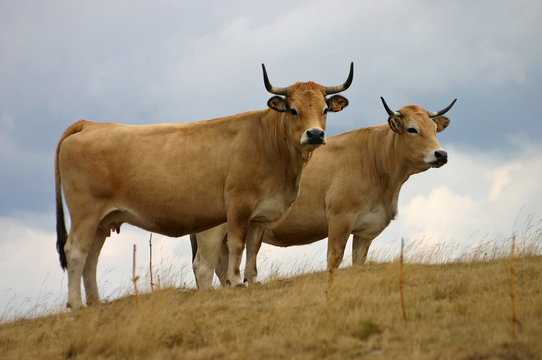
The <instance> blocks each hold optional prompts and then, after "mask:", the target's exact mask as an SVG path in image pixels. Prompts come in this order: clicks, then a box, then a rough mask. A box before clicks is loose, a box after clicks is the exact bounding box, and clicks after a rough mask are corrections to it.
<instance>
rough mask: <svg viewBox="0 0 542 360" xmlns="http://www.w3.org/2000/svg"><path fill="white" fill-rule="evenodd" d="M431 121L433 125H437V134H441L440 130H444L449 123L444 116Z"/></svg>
mask: <svg viewBox="0 0 542 360" xmlns="http://www.w3.org/2000/svg"><path fill="white" fill-rule="evenodd" d="M433 121H434V122H435V124H437V132H441V131H442V130H444V129H446V127H447V126H448V124H449V123H450V119H449V118H448V117H446V116H436V117H434V118H433Z"/></svg>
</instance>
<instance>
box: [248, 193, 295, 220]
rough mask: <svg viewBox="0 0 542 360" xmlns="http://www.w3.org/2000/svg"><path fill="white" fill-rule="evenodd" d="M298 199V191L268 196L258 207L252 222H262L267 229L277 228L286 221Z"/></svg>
mask: <svg viewBox="0 0 542 360" xmlns="http://www.w3.org/2000/svg"><path fill="white" fill-rule="evenodd" d="M296 199H297V191H288V192H287V193H282V194H274V195H268V196H266V197H264V198H262V199H261V200H260V201H259V202H258V204H257V205H256V208H255V209H254V212H253V213H252V220H253V221H256V222H260V223H262V224H263V225H264V226H266V227H270V228H272V227H275V226H276V225H278V223H280V222H281V221H282V220H283V219H284V217H285V216H286V214H287V213H288V211H289V210H290V207H291V206H292V203H293V202H294V201H295V200H296Z"/></svg>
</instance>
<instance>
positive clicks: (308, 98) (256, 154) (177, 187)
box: [55, 63, 353, 309]
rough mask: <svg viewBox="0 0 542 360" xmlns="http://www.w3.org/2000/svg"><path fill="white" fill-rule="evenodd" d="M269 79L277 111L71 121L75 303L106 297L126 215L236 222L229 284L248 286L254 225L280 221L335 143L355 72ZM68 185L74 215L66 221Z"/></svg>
mask: <svg viewBox="0 0 542 360" xmlns="http://www.w3.org/2000/svg"><path fill="white" fill-rule="evenodd" d="M262 70H263V78H264V85H265V88H266V89H267V91H268V92H270V93H272V94H274V96H273V97H271V98H270V99H269V101H268V102H267V105H268V109H265V110H260V111H250V112H245V113H241V114H237V115H233V116H228V117H223V118H217V119H213V120H206V121H199V122H192V123H168V124H153V125H123V124H117V123H95V122H91V121H87V120H81V121H79V122H76V123H75V124H73V125H71V126H70V127H68V128H67V130H66V131H65V132H64V133H63V135H62V136H61V138H60V141H59V142H58V145H57V148H56V154H55V192H56V211H57V215H56V217H57V250H58V253H59V257H60V264H61V267H62V268H63V269H66V268H67V270H68V303H67V306H68V307H71V308H72V309H79V308H81V307H82V306H83V304H82V301H81V277H82V278H83V282H84V286H85V292H86V303H87V305H92V304H96V303H99V302H100V298H99V294H98V287H97V283H96V267H97V262H98V256H99V254H100V251H101V248H102V246H103V243H104V241H105V239H106V237H107V236H109V234H110V232H111V230H113V231H116V232H119V231H120V227H121V225H122V224H123V223H128V224H131V225H134V226H136V227H139V228H142V229H144V230H147V231H151V232H155V233H159V234H163V235H166V236H172V237H179V236H182V235H187V234H190V233H194V232H199V231H203V230H206V229H208V228H211V227H213V226H217V225H219V224H222V223H226V224H227V228H228V241H227V244H228V251H229V259H228V261H229V268H228V269H227V282H228V283H229V284H230V285H231V286H239V285H241V284H243V281H242V280H241V276H240V272H239V265H240V262H241V256H242V252H243V250H244V247H245V245H244V241H245V236H246V233H247V231H248V230H249V229H250V228H251V227H254V226H257V225H258V224H259V225H261V226H272V225H273V224H277V223H279V222H280V221H281V220H282V219H283V217H284V215H285V213H286V212H287V210H288V209H289V208H290V206H291V204H292V203H293V202H294V201H295V200H296V198H297V196H298V193H299V180H300V176H301V171H302V169H303V168H304V167H305V165H306V163H307V161H308V160H309V159H310V157H311V155H312V152H313V151H314V150H315V149H316V148H317V147H319V146H320V145H323V144H325V143H326V136H325V125H326V117H327V116H326V114H327V112H328V111H331V112H337V111H341V110H342V109H343V108H344V107H346V106H347V105H348V100H347V99H346V98H344V97H343V96H341V95H334V96H330V97H327V95H332V94H336V93H339V92H342V91H344V90H346V89H348V87H349V86H350V84H351V83H352V79H353V63H351V64H350V73H349V75H348V78H347V80H346V82H344V83H343V84H341V85H338V86H327V87H326V86H323V85H320V84H317V83H315V82H298V83H295V84H293V85H290V86H289V87H276V86H273V85H271V83H270V81H269V78H268V76H267V72H266V69H265V66H264V65H263V64H262ZM62 193H64V197H65V202H66V205H67V207H68V210H69V214H70V218H71V226H70V231H69V234H68V233H67V231H66V226H65V221H64V209H63V203H62Z"/></svg>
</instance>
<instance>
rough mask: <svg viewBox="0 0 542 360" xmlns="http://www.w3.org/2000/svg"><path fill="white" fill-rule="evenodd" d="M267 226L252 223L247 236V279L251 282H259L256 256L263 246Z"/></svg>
mask: <svg viewBox="0 0 542 360" xmlns="http://www.w3.org/2000/svg"><path fill="white" fill-rule="evenodd" d="M264 231H265V228H263V227H261V226H258V225H255V224H251V225H250V227H249V229H248V233H247V238H246V248H247V253H246V255H247V259H246V265H245V281H246V282H248V283H249V284H254V283H257V282H258V268H257V264H256V258H257V257H258V252H259V251H260V247H261V246H262V237H263V233H264Z"/></svg>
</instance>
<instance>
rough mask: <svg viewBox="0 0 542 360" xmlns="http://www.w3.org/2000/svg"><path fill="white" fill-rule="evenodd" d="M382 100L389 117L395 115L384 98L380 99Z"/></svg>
mask: <svg viewBox="0 0 542 360" xmlns="http://www.w3.org/2000/svg"><path fill="white" fill-rule="evenodd" d="M380 100H382V105H384V109H386V112H387V113H388V115H389V116H391V115H393V111H391V109H390V107H389V106H388V104H386V100H384V98H383V97H382V96H381V97H380Z"/></svg>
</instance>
